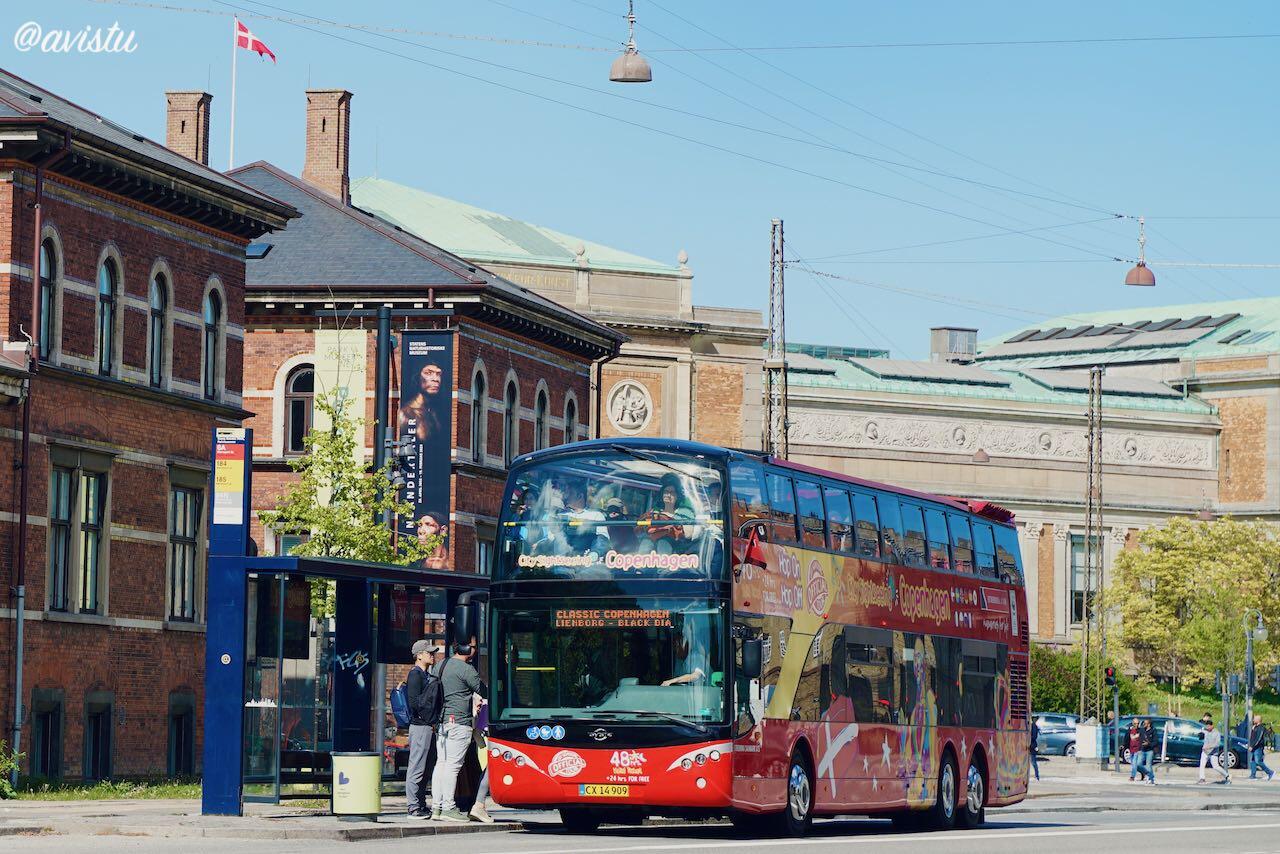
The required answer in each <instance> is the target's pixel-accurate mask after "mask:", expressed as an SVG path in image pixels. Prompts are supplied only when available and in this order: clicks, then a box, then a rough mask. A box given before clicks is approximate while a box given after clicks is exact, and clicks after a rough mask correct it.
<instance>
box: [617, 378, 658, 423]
mask: <svg viewBox="0 0 1280 854" xmlns="http://www.w3.org/2000/svg"><path fill="white" fill-rule="evenodd" d="M608 407H609V422H610V423H611V424H613V426H614V427H616V428H617V429H618V430H620V431H622V432H623V433H639V432H640V431H641V430H643V429H644V428H645V427H647V426H649V419H650V418H652V417H653V398H651V397H650V396H649V389H647V388H645V387H644V385H643V384H642V383H639V382H637V381H636V380H622V381H621V382H619V383H618V384H617V385H615V386H614V387H613V388H612V389H610V390H609V398H608Z"/></svg>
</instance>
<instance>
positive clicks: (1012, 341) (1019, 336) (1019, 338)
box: [1004, 329, 1040, 344]
mask: <svg viewBox="0 0 1280 854" xmlns="http://www.w3.org/2000/svg"><path fill="white" fill-rule="evenodd" d="M1039 331H1040V330H1039V329H1028V330H1026V331H1024V332H1019V333H1018V334H1017V335H1015V336H1013V337H1012V338H1010V339H1009V340H1008V341H1006V342H1004V343H1006V344H1017V343H1018V342H1019V341H1026V340H1027V339H1028V338H1030V337H1031V336H1032V335H1035V334H1036V333H1037V332H1039Z"/></svg>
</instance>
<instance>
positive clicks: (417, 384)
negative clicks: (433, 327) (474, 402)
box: [396, 331, 453, 569]
mask: <svg viewBox="0 0 1280 854" xmlns="http://www.w3.org/2000/svg"><path fill="white" fill-rule="evenodd" d="M401 339H402V340H401V345H400V353H401V359H400V376H401V378H402V379H401V388H400V410H399V412H398V413H397V418H396V433H397V436H398V438H399V439H400V440H401V441H402V442H408V444H409V448H410V453H409V455H408V458H407V459H406V461H405V466H404V474H405V491H404V498H405V500H406V501H408V502H409V504H410V505H411V506H412V507H413V511H412V512H411V513H410V514H409V515H408V517H406V518H402V519H401V520H400V522H399V526H400V534H401V536H408V537H417V538H418V539H419V540H420V541H421V542H424V543H425V542H429V541H430V540H431V538H433V537H436V536H441V537H443V538H444V539H443V541H442V542H441V543H440V544H439V545H438V546H436V547H435V548H434V549H433V550H432V552H431V553H430V554H429V555H428V556H427V557H426V559H425V560H424V561H423V565H424V566H425V567H427V568H429V569H441V568H445V567H447V566H448V565H449V534H450V533H451V532H450V530H449V511H450V506H449V473H450V457H451V448H452V447H453V431H452V429H451V428H452V425H453V418H452V414H453V333H451V332H437V331H431V332H412V331H406V332H404V333H403V334H402V336H401Z"/></svg>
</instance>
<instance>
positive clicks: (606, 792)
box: [578, 783, 631, 798]
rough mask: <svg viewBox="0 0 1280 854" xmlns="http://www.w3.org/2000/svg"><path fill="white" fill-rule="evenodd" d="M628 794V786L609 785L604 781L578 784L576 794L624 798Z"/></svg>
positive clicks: (590, 796)
mask: <svg viewBox="0 0 1280 854" xmlns="http://www.w3.org/2000/svg"><path fill="white" fill-rule="evenodd" d="M630 794H631V787H630V786H611V785H608V784H605V783H579V784H578V796H579V797H582V798H625V797H627V796H628V795H630Z"/></svg>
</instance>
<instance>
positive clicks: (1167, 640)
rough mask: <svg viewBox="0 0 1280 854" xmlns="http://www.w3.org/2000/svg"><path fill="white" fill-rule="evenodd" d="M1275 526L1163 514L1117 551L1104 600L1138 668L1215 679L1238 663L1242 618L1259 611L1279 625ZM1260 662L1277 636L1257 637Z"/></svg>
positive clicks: (1279, 546) (1269, 659)
mask: <svg viewBox="0 0 1280 854" xmlns="http://www.w3.org/2000/svg"><path fill="white" fill-rule="evenodd" d="M1278 535H1280V529H1278V528H1277V527H1276V526H1275V525H1272V524H1270V523H1267V522H1259V521H1240V520H1236V519H1232V518H1229V517H1227V518H1223V519H1219V520H1216V521H1212V522H1208V521H1198V520H1191V519H1186V518H1174V519H1170V520H1169V523H1168V524H1167V525H1165V526H1163V527H1153V528H1148V529H1146V530H1145V531H1143V532H1142V533H1141V534H1140V535H1139V537H1138V543H1139V545H1140V548H1138V549H1131V550H1128V551H1125V552H1122V553H1121V554H1120V556H1119V557H1118V558H1117V559H1116V563H1115V572H1114V580H1113V583H1112V585H1111V587H1110V588H1109V589H1108V590H1107V593H1106V599H1107V601H1108V602H1109V603H1111V604H1112V605H1113V606H1114V608H1115V609H1116V612H1117V613H1118V614H1119V617H1120V626H1119V639H1120V642H1121V644H1122V645H1123V646H1124V647H1125V648H1127V649H1129V650H1131V651H1132V652H1133V656H1134V660H1135V662H1136V663H1137V664H1138V666H1139V668H1141V669H1142V671H1143V672H1144V673H1147V674H1149V675H1152V676H1156V677H1162V678H1170V679H1172V680H1173V681H1174V686H1175V689H1176V687H1177V684H1178V683H1179V682H1181V681H1191V682H1196V683H1200V684H1205V683H1208V684H1212V682H1213V674H1214V671H1216V670H1224V671H1227V672H1241V671H1242V670H1243V668H1244V651H1245V640H1244V628H1243V624H1242V620H1243V618H1244V615H1245V611H1246V610H1247V609H1249V608H1258V609H1259V610H1260V611H1262V614H1263V620H1264V622H1265V623H1266V624H1267V626H1268V627H1270V628H1271V629H1272V630H1273V631H1274V630H1280V588H1278V583H1277V582H1278V581H1280V536H1278ZM1254 656H1255V660H1256V661H1257V662H1258V665H1259V667H1258V671H1259V672H1260V673H1261V672H1262V671H1263V667H1264V666H1265V665H1266V664H1268V663H1273V662H1274V661H1275V660H1276V649H1275V645H1274V644H1271V643H1267V642H1259V643H1256V644H1255V646H1254Z"/></svg>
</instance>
